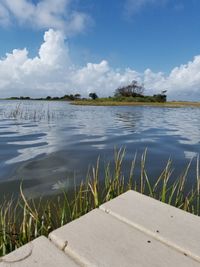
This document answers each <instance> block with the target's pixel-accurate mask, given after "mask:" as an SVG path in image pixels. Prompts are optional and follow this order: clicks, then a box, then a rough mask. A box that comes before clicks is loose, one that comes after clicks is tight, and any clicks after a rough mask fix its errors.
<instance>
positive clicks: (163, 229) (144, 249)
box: [0, 191, 200, 267]
mask: <svg viewBox="0 0 200 267" xmlns="http://www.w3.org/2000/svg"><path fill="white" fill-rule="evenodd" d="M8 266H9V267H10V266H13V267H15V266H17V267H34V266H38V267H44V266H48V267H64V266H71V267H76V266H91V267H92V266H94V267H97V266H98V267H110V266H115V267H136V266H137V267H147V266H148V267H151V266H152V267H169V266H170V267H177V266H181V267H192V266H194V267H197V266H199V267H200V218H199V217H198V216H194V215H192V214H190V213H187V212H184V211H182V210H179V209H177V208H174V207H172V206H169V205H166V204H164V203H161V202H159V201H157V200H154V199H152V198H150V197H147V196H144V195H142V194H139V193H136V192H134V191H128V192H126V193H125V194H122V195H121V196H119V197H117V198H115V199H113V200H111V201H109V202H107V203H105V204H104V205H102V206H100V208H99V209H95V210H93V211H91V212H89V213H88V214H86V215H84V216H82V217H81V218H79V219H77V220H75V221H73V222H71V223H69V224H67V225H65V226H63V227H61V228H59V229H57V230H55V231H53V232H51V233H50V234H49V238H48V239H47V238H45V237H40V238H37V239H35V240H34V241H33V242H30V243H29V244H27V245H25V246H23V247H21V248H19V249H17V250H16V251H14V252H12V253H10V254H9V255H7V256H5V257H3V258H1V259H0V267H8Z"/></svg>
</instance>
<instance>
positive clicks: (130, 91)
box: [115, 80, 144, 97]
mask: <svg viewBox="0 0 200 267" xmlns="http://www.w3.org/2000/svg"><path fill="white" fill-rule="evenodd" d="M143 94H144V86H143V85H142V84H139V83H138V82H137V81H135V80H133V81H132V82H131V83H130V84H128V85H125V86H122V87H119V88H117V89H116V90H115V96H125V97H130V96H132V97H136V96H140V97H142V96H143Z"/></svg>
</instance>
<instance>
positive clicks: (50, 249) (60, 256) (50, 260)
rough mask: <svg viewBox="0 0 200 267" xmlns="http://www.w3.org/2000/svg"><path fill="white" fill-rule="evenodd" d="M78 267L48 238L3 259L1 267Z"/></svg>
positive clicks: (30, 244) (39, 239)
mask: <svg viewBox="0 0 200 267" xmlns="http://www.w3.org/2000/svg"><path fill="white" fill-rule="evenodd" d="M12 266H13V267H36V266H37V267H68V266H69V267H78V266H80V265H77V264H76V263H75V262H74V261H73V260H71V259H70V258H69V257H68V256H67V255H66V254H65V253H64V252H63V251H60V250H59V249H57V248H56V247H55V246H54V245H53V244H52V243H51V242H50V241H49V240H48V239H47V238H45V237H40V238H37V239H35V240H34V241H33V242H31V243H29V244H27V245H25V246H23V247H21V248H19V249H17V250H15V251H14V252H12V253H10V254H9V255H7V256H5V257H3V258H1V260H0V267H12Z"/></svg>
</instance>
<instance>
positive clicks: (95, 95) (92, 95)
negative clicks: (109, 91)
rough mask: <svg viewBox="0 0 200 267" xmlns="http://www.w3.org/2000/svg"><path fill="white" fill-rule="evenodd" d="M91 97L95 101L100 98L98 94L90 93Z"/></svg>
mask: <svg viewBox="0 0 200 267" xmlns="http://www.w3.org/2000/svg"><path fill="white" fill-rule="evenodd" d="M89 97H90V98H92V99H93V100H95V99H97V98H98V95H97V94H96V93H89Z"/></svg>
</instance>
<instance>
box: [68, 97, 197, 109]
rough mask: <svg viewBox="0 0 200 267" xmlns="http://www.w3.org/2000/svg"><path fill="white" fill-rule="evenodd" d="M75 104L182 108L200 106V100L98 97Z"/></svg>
mask: <svg viewBox="0 0 200 267" xmlns="http://www.w3.org/2000/svg"><path fill="white" fill-rule="evenodd" d="M71 104H73V105H82V106H153V107H166V108H182V107H198V108H199V107H200V102H189V101H171V102H164V103H162V102H144V101H143V102H142V101H130V100H128V99H127V100H124V101H119V100H117V99H109V98H98V99H95V100H92V99H85V100H75V101H73V102H71Z"/></svg>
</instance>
